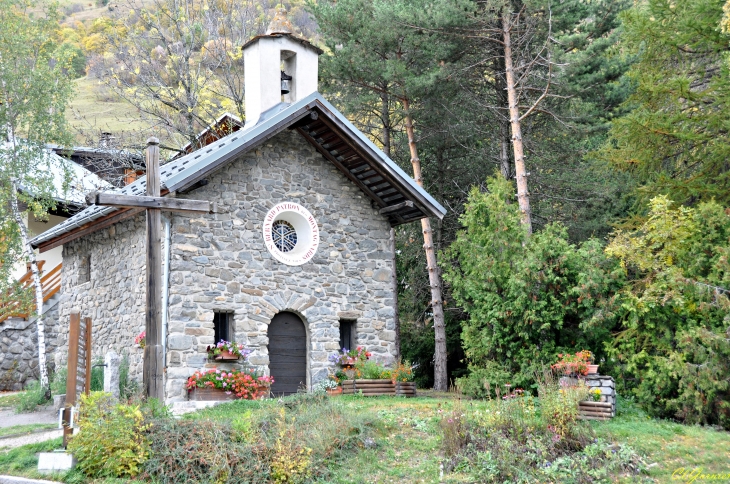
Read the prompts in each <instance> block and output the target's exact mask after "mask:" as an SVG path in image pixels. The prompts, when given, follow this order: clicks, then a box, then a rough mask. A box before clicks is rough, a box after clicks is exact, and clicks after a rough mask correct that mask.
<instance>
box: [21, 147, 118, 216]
mask: <svg viewBox="0 0 730 484" xmlns="http://www.w3.org/2000/svg"><path fill="white" fill-rule="evenodd" d="M36 168H37V169H38V170H41V171H43V172H46V173H49V174H50V175H51V176H52V177H53V191H52V192H51V193H50V195H51V196H52V197H53V199H54V200H55V201H56V202H58V203H60V204H61V205H63V206H65V207H70V208H73V209H74V210H78V209H80V208H82V207H84V206H85V205H86V200H85V195H86V193H88V192H90V191H92V190H105V189H108V188H111V185H110V184H109V183H107V182H106V181H104V180H102V179H101V178H99V177H98V176H97V175H96V174H94V173H92V172H91V171H89V170H87V169H86V168H84V167H83V166H81V165H79V164H78V163H74V162H73V161H70V160H67V159H65V158H63V157H61V156H58V155H57V154H56V153H54V152H53V151H51V150H47V151H45V152H44V153H43V156H42V157H41V159H39V160H38V161H37V167H36ZM67 175H68V177H69V179H68V182H69V184H68V186H67V187H66V190H64V188H63V185H64V182H65V177H66V176H67ZM20 189H21V190H22V191H24V192H26V193H28V194H30V195H33V187H31V186H25V185H21V186H20Z"/></svg>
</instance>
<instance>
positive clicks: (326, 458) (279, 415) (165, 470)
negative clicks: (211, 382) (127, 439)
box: [142, 394, 372, 483]
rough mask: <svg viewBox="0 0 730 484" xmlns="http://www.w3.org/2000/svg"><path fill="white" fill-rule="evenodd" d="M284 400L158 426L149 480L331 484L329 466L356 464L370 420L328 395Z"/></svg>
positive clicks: (227, 407) (234, 405) (242, 404)
mask: <svg viewBox="0 0 730 484" xmlns="http://www.w3.org/2000/svg"><path fill="white" fill-rule="evenodd" d="M280 402H281V403H279V401H276V400H273V401H247V400H239V401H235V402H231V403H228V404H224V405H218V406H216V407H214V408H210V409H206V410H203V411H200V412H195V413H194V414H188V415H185V416H184V418H182V419H180V420H171V419H166V420H162V421H153V425H155V427H154V429H153V431H151V432H150V445H151V455H150V458H149V460H148V461H147V462H146V464H145V474H144V475H143V476H142V477H145V478H149V479H151V480H154V481H156V482H160V483H177V482H201V483H213V482H236V483H237V482H241V483H244V482H272V481H273V482H301V481H302V480H306V479H312V480H316V481H319V482H327V476H328V472H329V471H328V468H329V467H330V466H331V465H332V464H333V463H337V462H338V461H341V462H344V461H345V460H347V459H349V458H350V457H351V450H352V449H354V448H357V447H359V446H360V445H362V440H363V439H366V438H368V437H369V435H371V433H372V427H371V424H370V423H369V421H367V420H366V418H367V417H365V416H362V415H360V414H357V413H354V412H351V411H349V410H348V409H347V408H344V407H341V406H338V405H334V404H333V403H332V402H331V399H328V398H326V397H322V396H316V395H312V394H296V395H291V396H288V397H285V398H282V399H281V400H280ZM252 409H256V411H255V412H252V411H251V410H252ZM211 417H214V419H213V418H211ZM181 456H185V457H184V458H181Z"/></svg>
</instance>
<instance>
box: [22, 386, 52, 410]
mask: <svg viewBox="0 0 730 484" xmlns="http://www.w3.org/2000/svg"><path fill="white" fill-rule="evenodd" d="M17 402H18V403H17V405H16V406H15V411H16V412H17V413H23V412H34V411H35V410H36V409H37V408H38V405H43V404H44V403H47V402H48V400H47V399H46V395H45V392H44V391H43V388H41V384H40V382H38V381H37V380H31V381H29V382H28V383H27V385H26V387H25V390H24V391H23V392H22V393H19V394H18V400H17Z"/></svg>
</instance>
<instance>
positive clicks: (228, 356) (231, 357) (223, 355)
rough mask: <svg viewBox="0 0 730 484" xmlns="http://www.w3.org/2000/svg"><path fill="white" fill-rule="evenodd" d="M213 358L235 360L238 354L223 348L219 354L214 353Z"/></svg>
mask: <svg viewBox="0 0 730 484" xmlns="http://www.w3.org/2000/svg"><path fill="white" fill-rule="evenodd" d="M214 359H215V360H216V361H236V360H237V359H238V355H236V354H233V353H231V352H230V351H227V350H223V351H221V352H220V354H219V355H215V358H214Z"/></svg>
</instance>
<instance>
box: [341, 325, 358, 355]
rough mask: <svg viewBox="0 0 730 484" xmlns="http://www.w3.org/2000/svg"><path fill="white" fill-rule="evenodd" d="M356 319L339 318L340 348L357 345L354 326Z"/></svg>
mask: <svg viewBox="0 0 730 484" xmlns="http://www.w3.org/2000/svg"><path fill="white" fill-rule="evenodd" d="M356 325H357V321H348V320H342V319H341V320H340V349H342V348H347V349H348V350H351V349H353V348H354V347H355V346H357V337H356V334H355V327H356Z"/></svg>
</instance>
